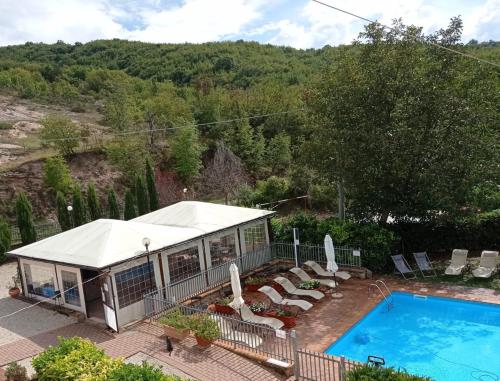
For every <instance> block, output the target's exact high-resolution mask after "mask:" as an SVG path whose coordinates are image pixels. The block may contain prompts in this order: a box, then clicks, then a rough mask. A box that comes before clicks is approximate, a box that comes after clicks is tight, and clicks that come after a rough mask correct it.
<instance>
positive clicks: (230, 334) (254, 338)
mask: <svg viewBox="0 0 500 381" xmlns="http://www.w3.org/2000/svg"><path fill="white" fill-rule="evenodd" d="M211 318H212V319H214V320H215V321H216V322H217V325H218V326H219V330H220V332H221V337H222V339H226V340H232V341H239V342H240V343H245V344H246V345H248V346H249V347H251V348H257V347H258V346H260V345H261V344H262V338H261V337H260V336H259V335H256V334H253V333H248V332H242V331H236V330H235V329H233V327H232V326H231V322H230V321H228V320H226V319H224V318H223V317H222V316H215V315H212V316H211Z"/></svg>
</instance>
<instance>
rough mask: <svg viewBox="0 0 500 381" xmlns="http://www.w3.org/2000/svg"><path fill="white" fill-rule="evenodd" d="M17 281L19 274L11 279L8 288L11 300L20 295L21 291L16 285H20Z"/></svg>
mask: <svg viewBox="0 0 500 381" xmlns="http://www.w3.org/2000/svg"><path fill="white" fill-rule="evenodd" d="M19 281H20V279H19V274H18V275H16V276H13V277H12V284H11V285H9V286H8V287H9V295H10V296H11V297H12V298H17V297H18V296H19V294H20V293H21V290H20V289H19V286H18V284H19V283H20V282H19Z"/></svg>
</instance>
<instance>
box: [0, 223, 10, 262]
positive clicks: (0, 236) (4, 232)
mask: <svg viewBox="0 0 500 381" xmlns="http://www.w3.org/2000/svg"><path fill="white" fill-rule="evenodd" d="M11 240H12V236H11V234H10V227H9V225H8V224H7V222H5V220H4V219H3V218H0V263H2V262H3V261H5V260H6V259H7V257H6V255H5V253H6V252H7V250H9V249H10V244H11Z"/></svg>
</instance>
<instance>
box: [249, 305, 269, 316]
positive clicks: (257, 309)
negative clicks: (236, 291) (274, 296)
mask: <svg viewBox="0 0 500 381" xmlns="http://www.w3.org/2000/svg"><path fill="white" fill-rule="evenodd" d="M248 308H250V310H251V311H252V312H253V313H254V314H255V315H259V316H265V314H266V311H267V305H266V304H265V303H263V302H256V303H251V304H250V305H249V306H248Z"/></svg>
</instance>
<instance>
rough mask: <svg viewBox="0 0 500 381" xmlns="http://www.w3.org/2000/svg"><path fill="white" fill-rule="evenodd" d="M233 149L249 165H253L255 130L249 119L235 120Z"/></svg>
mask: <svg viewBox="0 0 500 381" xmlns="http://www.w3.org/2000/svg"><path fill="white" fill-rule="evenodd" d="M230 147H231V150H232V151H233V152H234V153H235V154H236V156H238V157H239V158H240V159H241V160H242V161H243V163H245V165H246V166H247V167H250V166H251V163H252V160H253V159H254V153H255V152H254V140H253V131H252V127H250V124H248V120H246V119H245V120H241V121H238V122H235V126H234V130H233V137H232V141H231V145H230Z"/></svg>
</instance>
